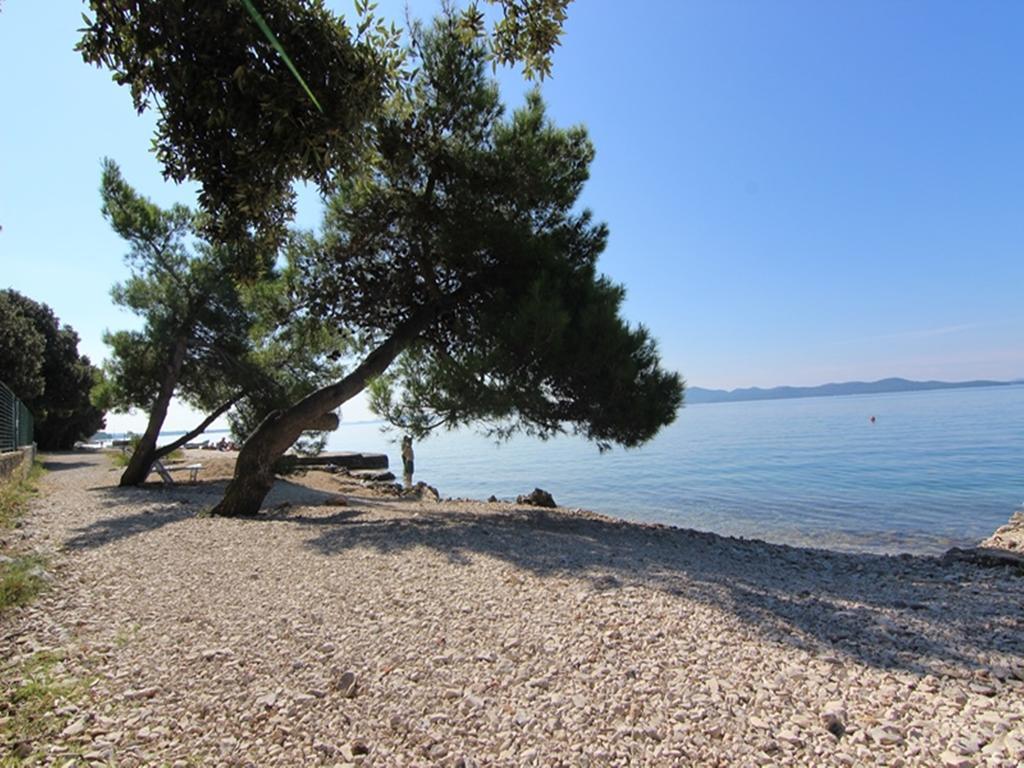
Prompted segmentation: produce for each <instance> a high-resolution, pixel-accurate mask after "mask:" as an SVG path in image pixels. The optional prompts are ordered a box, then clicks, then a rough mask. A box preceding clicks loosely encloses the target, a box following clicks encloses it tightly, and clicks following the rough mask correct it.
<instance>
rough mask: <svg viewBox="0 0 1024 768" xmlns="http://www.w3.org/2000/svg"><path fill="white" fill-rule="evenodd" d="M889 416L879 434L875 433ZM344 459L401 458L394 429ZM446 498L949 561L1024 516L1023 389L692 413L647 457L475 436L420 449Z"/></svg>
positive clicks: (371, 431) (335, 442) (346, 438)
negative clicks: (374, 454)
mask: <svg viewBox="0 0 1024 768" xmlns="http://www.w3.org/2000/svg"><path fill="white" fill-rule="evenodd" d="M870 416H875V417H876V421H875V423H873V424H872V423H871V422H870V421H869V417H870ZM329 447H330V448H331V449H334V450H360V451H381V452H386V453H388V455H389V458H390V460H391V466H392V468H395V469H396V474H400V472H401V460H400V458H399V452H398V450H397V447H396V445H395V444H394V443H393V442H391V441H390V438H389V437H388V436H385V435H382V434H381V432H380V428H379V425H372V424H365V423H364V424H342V427H341V428H340V429H339V430H338V432H336V433H335V434H334V435H333V436H332V438H331V441H330V444H329ZM416 479H417V480H424V481H426V482H428V483H430V484H431V485H434V486H436V487H437V488H438V490H439V491H440V492H441V494H442V495H443V496H451V497H468V498H480V499H483V498H487V497H488V496H490V495H491V494H494V495H495V496H497V497H498V498H499V499H501V498H505V499H510V498H514V497H515V496H516V495H518V494H520V493H526V492H529V491H530V490H532V489H533V487H534V486H539V487H541V488H544V489H546V490H548V491H550V492H551V493H552V494H553V495H554V497H555V500H556V501H557V502H558V503H559V504H561V505H563V506H568V507H583V508H586V509H592V510H594V511H598V512H604V513H606V514H610V515H615V516H617V517H623V518H626V519H630V520H640V521H647V522H659V523H667V524H671V525H678V526H684V527H688V528H696V529H699V530H706V531H714V532H716V533H720V534H725V535H734V536H748V537H757V538H761V539H767V540H769V541H775V542H780V543H788V544H800V545H812V546H822V547H829V548H836V549H850V550H861V551H873V552H918V553H937V552H942V551H944V550H945V549H947V548H948V547H950V546H954V545H960V546H962V545H967V544H973V543H976V542H977V541H978V540H980V539H982V538H984V537H986V536H988V535H989V534H991V533H992V531H993V530H995V529H996V528H997V527H999V526H1000V525H1002V524H1003V523H1005V522H1006V520H1007V518H1009V516H1010V515H1011V514H1012V513H1013V511H1014V510H1015V509H1018V508H1020V507H1021V505H1022V504H1024V386H1012V387H997V388H984V389H962V390H944V391H935V392H911V393H899V394H887V395H860V396H848V397H828V398H808V399H799V400H775V401H771V400H766V401H756V402H746V403H715V404H704V405H692V406H688V407H686V408H685V409H684V410H683V411H682V412H681V413H680V415H679V418H678V419H677V421H676V423H675V424H673V425H672V426H671V427H668V428H666V429H665V430H663V431H662V433H661V434H659V435H658V437H657V438H655V439H654V440H653V441H652V442H651V443H649V444H648V445H646V446H644V447H643V448H640V449H636V450H631V451H624V450H621V449H614V450H612V451H611V452H609V453H605V454H600V453H598V451H597V449H596V447H594V446H593V445H591V444H589V443H587V442H585V441H583V440H580V439H576V438H570V437H562V438H556V439H554V440H550V441H548V442H541V441H537V440H532V439H526V438H517V439H514V440H512V441H511V442H509V443H506V444H503V445H500V446H499V445H495V444H494V443H493V441H491V440H488V439H487V438H485V437H481V436H479V435H476V434H473V433H467V432H461V433H442V434H438V435H437V436H435V437H431V438H430V439H429V440H427V441H424V442H421V443H417V445H416Z"/></svg>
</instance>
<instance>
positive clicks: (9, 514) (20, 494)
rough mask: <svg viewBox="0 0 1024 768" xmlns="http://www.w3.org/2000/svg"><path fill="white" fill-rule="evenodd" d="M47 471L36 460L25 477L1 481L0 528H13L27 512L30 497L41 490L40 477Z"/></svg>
mask: <svg viewBox="0 0 1024 768" xmlns="http://www.w3.org/2000/svg"><path fill="white" fill-rule="evenodd" d="M45 472H46V470H45V469H43V465H42V464H40V463H39V462H38V461H36V462H33V463H32V468H31V469H29V471H28V475H26V476H25V477H24V478H23V479H20V480H9V481H7V482H5V483H0V528H13V527H14V526H15V523H17V521H18V518H20V517H21V516H22V515H23V514H25V509H26V508H27V507H28V502H29V499H31V498H32V497H33V496H35V495H37V494H38V492H39V488H38V486H39V478H41V477H42V476H43V474H44V473H45Z"/></svg>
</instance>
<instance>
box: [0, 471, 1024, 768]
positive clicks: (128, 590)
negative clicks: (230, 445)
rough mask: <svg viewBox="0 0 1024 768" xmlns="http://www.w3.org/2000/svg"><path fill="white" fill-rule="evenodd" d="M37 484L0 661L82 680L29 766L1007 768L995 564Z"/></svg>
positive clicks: (1010, 720) (276, 499)
mask: <svg viewBox="0 0 1024 768" xmlns="http://www.w3.org/2000/svg"><path fill="white" fill-rule="evenodd" d="M46 461H47V464H48V468H49V469H50V472H49V473H48V474H47V475H46V477H45V479H44V494H43V495H42V497H41V498H40V499H38V500H37V501H36V502H35V503H34V506H33V509H32V511H31V512H30V514H29V516H28V518H27V521H26V527H25V528H24V529H23V530H24V533H25V535H26V536H27V537H28V538H27V543H28V544H29V545H31V546H33V547H36V548H39V549H42V550H48V551H51V552H53V553H54V554H53V555H52V560H51V563H52V567H53V571H54V577H55V586H54V588H53V589H51V590H50V591H48V592H47V593H45V594H44V595H43V596H42V597H40V598H39V599H38V600H37V601H36V603H35V604H34V605H32V606H31V607H29V608H25V609H20V610H17V611H14V612H12V613H10V614H7V615H5V616H4V618H3V622H4V624H3V628H2V630H3V631H2V638H0V651H2V652H3V656H4V657H5V659H8V660H9V662H10V663H11V664H14V665H16V664H17V662H18V660H19V659H24V658H26V657H27V656H28V655H29V654H32V653H34V652H37V651H38V650H40V649H62V650H63V651H64V653H65V654H66V659H65V661H64V662H63V670H64V671H65V672H66V673H67V674H69V675H72V676H75V677H78V678H80V679H82V680H87V681H90V682H91V686H90V687H89V688H88V692H87V694H85V695H84V698H83V699H82V700H81V701H80V702H79V706H78V707H77V708H76V707H69V708H65V709H63V710H62V712H63V714H64V715H66V716H67V719H66V721H65V722H66V725H64V726H62V727H63V728H64V730H63V734H62V735H61V736H60V737H59V738H55V739H54V740H53V743H50V744H48V745H46V750H47V755H48V756H47V758H46V762H48V763H53V764H59V765H63V764H64V762H65V760H67V759H69V758H71V757H73V756H75V755H79V756H83V755H84V757H82V758H81V760H83V761H95V762H98V763H101V764H102V763H104V762H105V761H106V762H110V763H112V764H116V765H120V766H132V765H150V764H155V765H172V766H187V765H225V766H234V765H256V766H264V765H266V766H301V765H345V764H354V765H363V766H370V765H373V766H412V765H416V766H419V765H422V766H432V765H443V766H473V765H479V766H485V765H501V766H521V765H538V766H561V765H566V766H570V765H571V766H577V765H578V766H588V765H590V766H593V765H619V766H626V765H629V766H635V765H659V766H660V765H681V766H689V765H708V766H748V765H750V766H760V765H798V766H806V765H815V766H819V765H850V766H852V765H858V766H861V765H886V766H899V765H922V766H975V765H977V766H1007V767H1009V766H1020V765H1022V764H1024V608H1022V606H1024V578H1022V577H1021V576H1020V575H1019V574H1015V573H1014V572H1013V570H1012V569H1008V568H991V569H984V568H979V567H977V566H974V565H971V564H969V563H960V562H956V563H948V564H943V563H941V562H940V561H939V560H938V559H935V558H923V557H910V556H901V557H882V556H873V555H851V554H838V553H830V552H824V551H815V550H808V549H797V548H790V547H782V546H774V545H769V544H765V543H762V542H758V541H751V540H740V539H727V538H721V537H718V536H714V535H710V534H702V533H696V532H692V531H685V530H678V529H672V528H665V527H659V526H640V525H635V524H628V523H623V522H619V521H615V520H611V519H608V518H604V517H600V516H597V515H592V514H589V513H584V512H580V511H571V510H564V509H559V510H544V511H541V510H538V509H531V508H525V507H518V506H516V505H513V504H501V503H498V504H483V503H468V502H466V503H457V502H447V503H443V504H436V503H429V502H411V501H401V500H396V499H389V498H384V497H378V496H374V495H372V494H371V493H370V492H368V491H361V490H358V489H357V488H355V487H353V486H348V487H343V486H342V485H341V484H340V481H339V480H337V479H335V478H334V477H332V476H330V475H322V474H319V473H310V475H308V476H307V477H306V478H305V479H304V480H303V481H302V482H303V485H298V484H296V483H285V482H279V484H278V487H277V488H275V491H274V495H273V496H272V497H271V499H270V501H269V505H270V506H271V507H277V509H276V510H274V511H273V512H272V513H271V514H270V515H268V516H267V517H266V518H265V519H259V520H253V521H238V520H221V519H209V518H203V517H197V515H196V513H197V512H199V511H200V510H202V509H204V508H208V507H210V506H211V505H212V504H213V503H214V502H215V501H216V499H217V498H219V492H220V490H221V489H222V487H223V484H222V482H221V481H207V482H204V483H200V484H199V485H196V486H177V487H175V488H164V487H147V488H145V489H132V490H122V489H118V488H116V487H114V483H115V482H116V478H117V475H116V473H114V472H112V471H111V470H110V469H109V464H108V460H107V458H106V457H104V456H99V455H92V454H81V453H79V454H66V455H55V456H49V457H46ZM339 491H340V492H343V493H344V494H345V497H346V498H347V499H348V505H347V506H335V505H334V504H335V503H337V498H338V496H337V492H339ZM286 501H287V502H290V503H289V504H285V502H286ZM282 505H283V506H282ZM10 746H11V745H8V747H10ZM72 764H80V763H74V762H73V763H72ZM81 764H84V763H81Z"/></svg>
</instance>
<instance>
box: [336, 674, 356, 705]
mask: <svg viewBox="0 0 1024 768" xmlns="http://www.w3.org/2000/svg"><path fill="white" fill-rule="evenodd" d="M334 687H335V689H336V690H337V691H338V693H340V694H341V695H342V697H344V698H346V699H351V698H352V697H354V696H355V695H356V689H357V688H358V684H357V683H356V673H355V672H350V671H349V672H342V673H341V675H340V676H339V677H338V679H337V680H335V681H334Z"/></svg>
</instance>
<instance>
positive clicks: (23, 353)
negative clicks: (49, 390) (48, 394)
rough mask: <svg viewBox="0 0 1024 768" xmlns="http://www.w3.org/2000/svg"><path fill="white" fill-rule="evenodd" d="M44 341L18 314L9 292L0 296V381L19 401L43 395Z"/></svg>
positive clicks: (32, 324)
mask: <svg viewBox="0 0 1024 768" xmlns="http://www.w3.org/2000/svg"><path fill="white" fill-rule="evenodd" d="M45 350H46V338H45V337H44V336H43V334H42V333H41V332H40V331H39V329H38V328H36V325H35V323H34V322H32V319H31V318H30V317H26V315H25V313H24V312H22V310H21V303H20V302H19V301H16V300H13V299H12V298H11V296H10V295H9V292H7V291H4V292H2V293H0V371H2V373H0V380H2V381H3V383H4V384H6V385H7V386H8V387H10V388H11V390H12V391H13V392H14V394H15V395H16V396H17V397H19V398H21V399H22V400H31V399H33V398H35V397H38V396H39V395H41V394H43V390H44V389H45V388H46V379H44V378H43V352H44V351H45Z"/></svg>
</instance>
